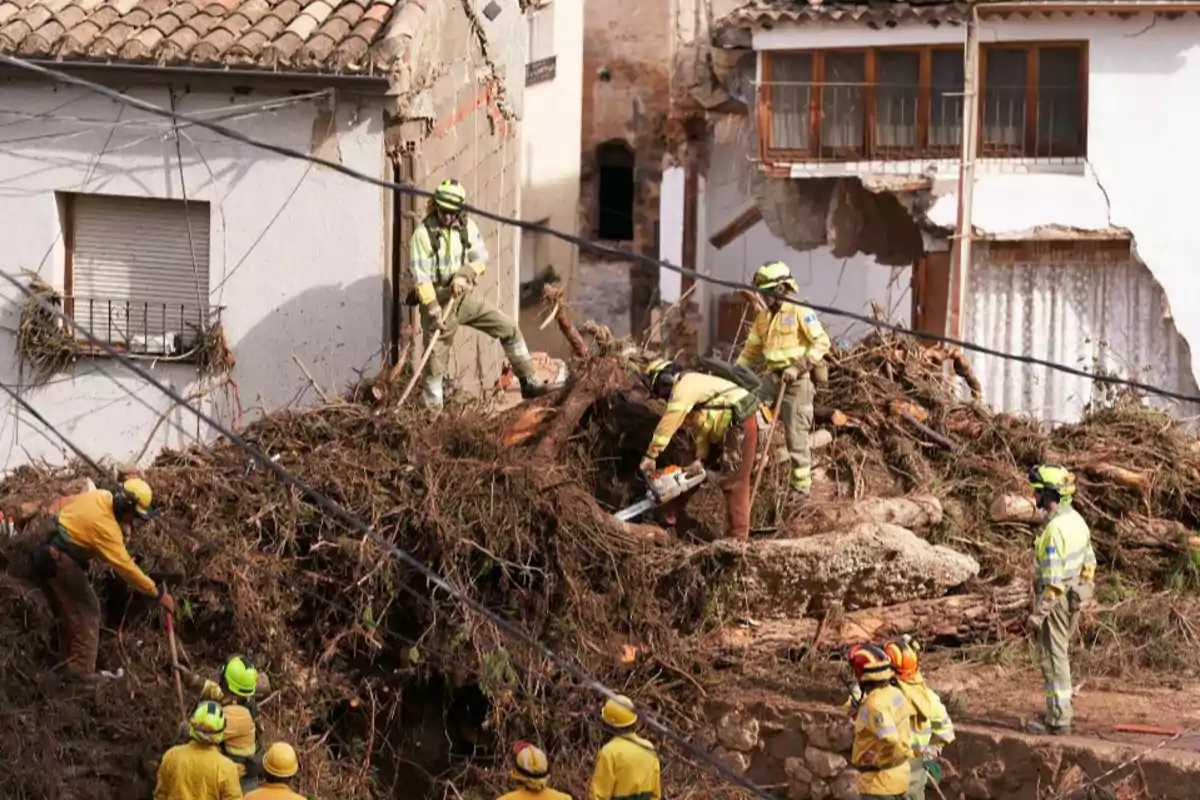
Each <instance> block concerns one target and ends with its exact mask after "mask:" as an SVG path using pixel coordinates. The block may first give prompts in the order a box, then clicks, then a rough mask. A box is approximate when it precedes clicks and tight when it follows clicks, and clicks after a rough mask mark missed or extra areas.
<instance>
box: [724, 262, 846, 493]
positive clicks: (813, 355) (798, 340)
mask: <svg viewBox="0 0 1200 800" xmlns="http://www.w3.org/2000/svg"><path fill="white" fill-rule="evenodd" d="M754 285H755V286H756V287H758V288H759V289H761V290H764V291H770V292H773V293H775V294H777V295H781V296H784V297H788V298H791V297H794V296H795V295H796V294H797V293H798V292H799V288H798V287H797V286H796V282H795V281H794V280H793V279H792V273H791V271H790V270H789V269H788V267H787V265H786V264H784V263H783V262H782V261H770V262H768V263H766V264H763V265H762V266H761V267H759V268H758V270H756V271H755V273H754ZM830 347H831V344H830V341H829V334H828V333H826V332H825V328H824V327H823V326H822V325H821V321H820V320H819V319H817V315H816V312H814V311H813V310H812V309H811V308H808V307H807V306H804V305H801V304H800V302H799V301H798V300H791V299H788V300H781V299H778V298H776V297H770V298H767V307H766V308H765V309H762V310H761V311H759V312H758V314H757V316H755V318H754V325H753V327H751V329H750V335H749V336H748V337H747V338H746V344H745V346H744V347H743V348H742V352H741V355H739V356H738V360H737V364H738V366H740V367H750V368H758V367H759V365H760V364H761V365H762V366H763V367H765V371H766V373H767V376H768V378H769V380H768V381H767V382H766V384H765V385H764V391H766V392H768V393H770V395H771V396H776V395H778V394H779V392H780V391H782V392H783V394H782V398H781V400H782V404H781V406H780V410H781V414H780V416H782V417H783V427H784V433H785V434H786V437H787V447H788V455H789V456H790V458H791V463H792V472H791V485H792V489H793V490H795V491H796V492H798V493H800V494H801V495H803V496H805V497H807V496H808V495H809V494H810V493H811V492H812V452H811V451H810V449H809V436H810V435H811V433H812V426H813V398H814V394H815V390H814V381H815V382H816V383H825V381H826V380H827V379H828V368H827V367H826V365H825V364H824V362H823V359H824V358H825V355H826V354H827V353H828V352H829V349H830ZM766 446H768V447H769V446H770V443H769V442H767V443H766Z"/></svg>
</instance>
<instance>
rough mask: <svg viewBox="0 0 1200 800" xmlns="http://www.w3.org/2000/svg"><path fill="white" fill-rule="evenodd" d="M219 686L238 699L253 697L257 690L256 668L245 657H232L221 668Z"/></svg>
mask: <svg viewBox="0 0 1200 800" xmlns="http://www.w3.org/2000/svg"><path fill="white" fill-rule="evenodd" d="M221 686H222V688H224V689H225V691H227V692H229V693H230V694H233V695H237V696H238V697H245V698H250V697H254V690H255V689H257V688H258V668H257V667H255V666H254V665H253V664H251V663H250V659H248V658H246V657H245V656H232V657H231V658H230V659H229V660H228V661H226V662H225V666H223V667H221Z"/></svg>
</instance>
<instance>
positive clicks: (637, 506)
mask: <svg viewBox="0 0 1200 800" xmlns="http://www.w3.org/2000/svg"><path fill="white" fill-rule="evenodd" d="M707 477H708V473H707V472H705V471H704V469H703V468H701V469H700V471H699V472H697V473H695V474H693V475H688V474H687V473H686V472H685V471H684V470H683V469H682V468H680V467H676V466H670V467H667V468H666V469H663V470H659V471H658V472H651V473H650V474H649V475H647V476H646V483H648V484H649V489H648V490H647V491H646V496H645V498H643V499H641V500H639V501H637V502H636V503H634V504H633V505H631V506H629V507H628V508H623V509H621V510H620V511H618V512H617V513H616V514H613V516H614V517H616V518H617V519H619V520H621V521H622V522H629V520H631V519H636V518H637V517H640V516H641V515H642V514H645V513H646V512H647V511H650V510H651V509H654V508H658V507H659V506H661V505H662V504H663V503H669V502H670V501H672V500H674V499H675V498H676V497H679V496H680V495H681V494H683V493H684V492H687V491H689V490H691V489H694V488H695V487H697V486H699V485H700V484H702V483H704V479H705V478H707Z"/></svg>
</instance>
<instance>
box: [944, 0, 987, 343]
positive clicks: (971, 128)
mask: <svg viewBox="0 0 1200 800" xmlns="http://www.w3.org/2000/svg"><path fill="white" fill-rule="evenodd" d="M964 57H965V59H966V63H965V64H964V69H963V74H964V77H965V81H964V86H963V90H964V91H963V140H962V157H961V159H960V163H959V167H958V221H957V223H956V225H955V230H954V257H953V259H952V260H953V265H952V267H951V269H950V285H949V287H948V292H947V294H948V297H947V299H948V300H949V302H950V313H949V314H947V315H946V335H947V336H952V337H954V338H956V339H958V338H962V332H963V328H964V325H963V313H964V312H965V310H966V307H967V286H968V284H969V283H970V281H969V277H970V271H971V239H972V231H973V226H972V222H971V219H972V210H973V205H974V196H975V160H976V154H977V152H978V147H979V58H980V51H979V11H978V9H977V7H976V6H972V7H971V17H970V19H969V20H968V21H967V41H966V46H965V47H964Z"/></svg>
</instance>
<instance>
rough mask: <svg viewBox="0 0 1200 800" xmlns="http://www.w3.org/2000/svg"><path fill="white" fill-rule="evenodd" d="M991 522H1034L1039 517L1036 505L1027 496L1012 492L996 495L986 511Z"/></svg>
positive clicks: (1039, 513)
mask: <svg viewBox="0 0 1200 800" xmlns="http://www.w3.org/2000/svg"><path fill="white" fill-rule="evenodd" d="M988 516H989V517H990V518H991V520H992V522H1028V523H1031V524H1032V523H1035V522H1037V521H1038V520H1039V519H1040V518H1041V512H1040V511H1038V509H1037V505H1035V504H1034V502H1033V501H1032V500H1030V499H1029V498H1027V497H1021V496H1020V495H1014V494H1001V495H997V496H996V499H995V500H993V501H992V506H991V508H990V509H989V511H988Z"/></svg>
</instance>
